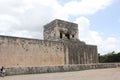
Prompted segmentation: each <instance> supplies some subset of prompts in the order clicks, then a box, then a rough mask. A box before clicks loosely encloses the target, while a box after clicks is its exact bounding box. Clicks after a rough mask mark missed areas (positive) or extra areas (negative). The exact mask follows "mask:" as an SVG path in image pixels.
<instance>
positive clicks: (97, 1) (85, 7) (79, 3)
mask: <svg viewBox="0 0 120 80" xmlns="http://www.w3.org/2000/svg"><path fill="white" fill-rule="evenodd" d="M111 3H112V0H75V1H74V0H73V1H70V2H68V3H67V4H65V5H64V8H65V11H66V13H68V14H70V15H89V14H94V13H96V12H98V11H99V10H102V9H105V8H106V7H107V6H108V5H110V4H111Z"/></svg>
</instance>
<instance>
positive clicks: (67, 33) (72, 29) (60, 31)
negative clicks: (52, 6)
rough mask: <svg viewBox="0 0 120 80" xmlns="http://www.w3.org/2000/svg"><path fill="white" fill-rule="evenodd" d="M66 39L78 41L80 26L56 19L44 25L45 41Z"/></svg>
mask: <svg viewBox="0 0 120 80" xmlns="http://www.w3.org/2000/svg"><path fill="white" fill-rule="evenodd" d="M66 39H78V25H77V24H76V23H72V22H67V21H63V20H58V19H56V20H54V21H52V22H50V23H48V24H46V25H44V40H50V41H60V40H66Z"/></svg>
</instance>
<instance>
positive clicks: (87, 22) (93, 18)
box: [0, 0, 120, 54]
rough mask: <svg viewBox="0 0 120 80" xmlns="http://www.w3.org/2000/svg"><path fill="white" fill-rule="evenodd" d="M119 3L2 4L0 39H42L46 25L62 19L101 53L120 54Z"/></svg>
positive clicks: (10, 0)
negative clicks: (71, 23)
mask: <svg viewBox="0 0 120 80" xmlns="http://www.w3.org/2000/svg"><path fill="white" fill-rule="evenodd" d="M119 4H120V1H119V0H0V27H1V28H0V35H9V36H17V37H27V38H36V39H43V25H45V24H46V23H48V22H50V21H52V20H54V19H56V18H57V19H62V20H67V21H70V22H75V23H77V24H78V25H79V27H78V28H79V39H80V40H81V41H85V42H86V43H87V44H94V45H97V46H98V52H99V53H101V54H106V53H109V52H112V51H116V52H120V31H119V29H120V27H119V26H120V11H119V10H120V5H119Z"/></svg>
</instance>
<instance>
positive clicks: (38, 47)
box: [0, 36, 66, 67]
mask: <svg viewBox="0 0 120 80" xmlns="http://www.w3.org/2000/svg"><path fill="white" fill-rule="evenodd" d="M64 53H66V50H65V47H64V45H63V43H60V42H55V41H54V42H53V41H43V40H36V39H25V38H16V37H8V36H0V66H5V67H28V66H29V67H30V66H32V67H33V66H45V65H63V64H65V63H64V62H65V56H64Z"/></svg>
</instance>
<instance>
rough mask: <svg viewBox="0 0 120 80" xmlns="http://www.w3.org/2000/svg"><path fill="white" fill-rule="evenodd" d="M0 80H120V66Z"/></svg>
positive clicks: (11, 77)
mask: <svg viewBox="0 0 120 80" xmlns="http://www.w3.org/2000/svg"><path fill="white" fill-rule="evenodd" d="M0 80H120V68H111V69H96V70H85V71H74V72H62V73H45V74H30V75H16V76H6V77H4V78H1V77H0Z"/></svg>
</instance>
